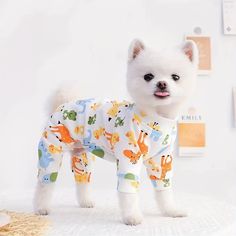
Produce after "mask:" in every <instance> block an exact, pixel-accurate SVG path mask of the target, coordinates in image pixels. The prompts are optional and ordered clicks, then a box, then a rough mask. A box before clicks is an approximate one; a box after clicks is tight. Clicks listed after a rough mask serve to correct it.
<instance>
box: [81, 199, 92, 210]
mask: <svg viewBox="0 0 236 236" xmlns="http://www.w3.org/2000/svg"><path fill="white" fill-rule="evenodd" d="M79 206H80V207H81V208H93V207H94V206H95V203H94V202H93V201H91V200H88V199H83V200H81V201H79Z"/></svg>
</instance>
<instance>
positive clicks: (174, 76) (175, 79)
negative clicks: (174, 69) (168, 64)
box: [171, 74, 180, 81]
mask: <svg viewBox="0 0 236 236" xmlns="http://www.w3.org/2000/svg"><path fill="white" fill-rule="evenodd" d="M171 77H172V79H173V80H174V81H177V80H179V79H180V77H179V76H178V75H176V74H172V75H171Z"/></svg>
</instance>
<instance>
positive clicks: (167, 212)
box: [163, 208, 188, 218]
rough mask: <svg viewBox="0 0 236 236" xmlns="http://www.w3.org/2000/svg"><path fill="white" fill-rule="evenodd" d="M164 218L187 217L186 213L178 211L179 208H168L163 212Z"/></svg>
mask: <svg viewBox="0 0 236 236" xmlns="http://www.w3.org/2000/svg"><path fill="white" fill-rule="evenodd" d="M163 214H164V216H168V217H174V218H175V217H186V216H188V213H187V211H185V210H182V209H179V208H169V209H165V211H164V212H163Z"/></svg>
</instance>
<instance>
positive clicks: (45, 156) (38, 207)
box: [33, 138, 63, 215]
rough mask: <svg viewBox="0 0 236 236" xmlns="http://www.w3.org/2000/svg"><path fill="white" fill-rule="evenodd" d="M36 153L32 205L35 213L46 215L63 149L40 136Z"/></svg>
mask: <svg viewBox="0 0 236 236" xmlns="http://www.w3.org/2000/svg"><path fill="white" fill-rule="evenodd" d="M57 144H59V143H57ZM38 154H39V164H38V168H39V170H38V183H37V186H36V190H35V194H34V200H33V207H34V212H35V213H36V214H39V215H47V214H48V213H49V208H50V203H51V199H52V194H53V189H54V185H55V182H56V179H57V175H58V171H59V168H60V166H61V161H62V156H63V150H62V146H58V145H55V144H52V143H49V141H48V140H47V139H45V138H42V139H41V141H40V142H39V146H38Z"/></svg>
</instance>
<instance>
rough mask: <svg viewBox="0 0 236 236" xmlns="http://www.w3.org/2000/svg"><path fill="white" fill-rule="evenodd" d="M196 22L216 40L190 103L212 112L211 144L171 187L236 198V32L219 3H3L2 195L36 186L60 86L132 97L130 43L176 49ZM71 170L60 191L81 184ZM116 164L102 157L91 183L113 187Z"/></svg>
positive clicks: (178, 170) (180, 166)
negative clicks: (51, 99)
mask: <svg viewBox="0 0 236 236" xmlns="http://www.w3.org/2000/svg"><path fill="white" fill-rule="evenodd" d="M195 27H201V28H202V31H203V34H206V35H208V36H210V37H211V43H212V72H211V74H210V75H209V76H204V77H199V78H198V81H197V91H196V96H195V97H194V100H193V103H194V104H195V106H196V107H197V108H199V109H200V110H201V111H203V112H204V115H205V119H206V129H207V134H206V137H207V150H206V153H205V155H204V157H201V158H180V157H178V155H177V154H176V158H175V178H174V185H175V189H176V190H177V191H179V192H189V193H197V194H202V195H206V196H210V197H212V198H214V199H221V200H225V201H227V202H231V203H234V204H236V185H235V179H236V129H235V127H233V100H232V87H233V86H235V85H236V36H226V35H224V34H223V27H222V4H221V0H191V1H189V0H188V1H187V0H158V1H157V0H149V1H147V0H139V1H137V0H125V1H111V0H55V1H52V0H41V1H29V0H21V1H12V0H9V1H7V0H2V1H0V81H1V83H0V96H1V99H0V107H1V112H0V147H1V154H0V161H1V162H0V192H6V191H8V190H9V189H19V191H22V192H23V191H25V190H26V189H33V188H34V186H35V183H36V175H37V143H38V140H39V138H40V135H41V132H42V129H43V126H44V123H45V121H46V119H47V118H46V111H45V106H46V103H47V99H48V96H49V95H50V94H51V93H52V92H53V91H54V90H55V89H56V88H57V87H58V86H60V84H61V83H64V82H68V83H71V85H72V86H73V85H74V83H76V84H78V85H79V89H78V97H94V96H95V97H100V98H105V99H106V98H107V99H111V98H112V99H114V98H117V99H128V94H127V92H126V63H127V49H128V46H129V43H130V41H131V40H132V39H134V38H140V39H142V40H143V41H144V43H146V45H148V46H152V47H155V48H161V47H169V46H172V45H176V44H180V43H181V42H182V41H183V39H184V36H185V35H186V34H192V33H193V29H194V28H195ZM69 166H70V160H69V156H65V158H64V160H63V166H62V169H61V172H60V174H59V177H58V183H57V185H58V188H59V187H63V188H70V187H72V186H73V185H74V180H73V175H72V173H71V170H70V167H69ZM115 169H116V168H115V165H114V164H112V163H109V162H105V161H103V160H98V159H97V161H96V164H95V173H94V177H93V184H94V187H95V188H98V189H103V188H106V189H114V191H115V189H116V172H115ZM142 176H143V184H142V189H143V191H147V192H148V193H150V194H151V188H152V187H151V184H150V183H149V181H148V179H147V177H146V174H145V171H144V170H143V175H142ZM108 177H109V178H108Z"/></svg>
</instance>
